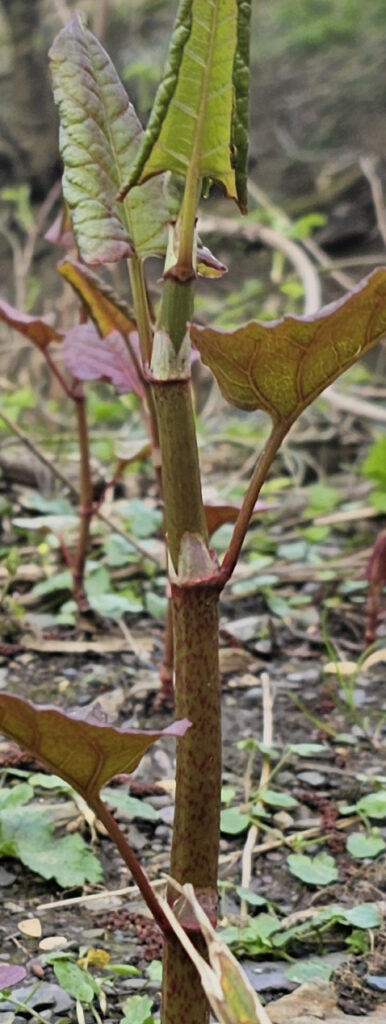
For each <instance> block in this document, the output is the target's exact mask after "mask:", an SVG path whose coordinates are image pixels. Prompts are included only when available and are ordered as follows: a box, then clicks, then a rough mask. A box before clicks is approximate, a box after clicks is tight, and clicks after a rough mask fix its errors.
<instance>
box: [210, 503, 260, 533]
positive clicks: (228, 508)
mask: <svg viewBox="0 0 386 1024" xmlns="http://www.w3.org/2000/svg"><path fill="white" fill-rule="evenodd" d="M240 507H241V506H238V505H204V512H205V520H206V527H207V530H208V534H209V536H210V537H211V536H212V533H215V532H216V530H218V529H219V528H220V526H223V524H224V523H235V522H236V519H237V516H238V514H239V512H240ZM274 508H277V505H276V504H273V503H271V504H270V505H268V504H267V502H265V501H257V502H256V505H255V508H254V510H253V513H252V516H255V515H258V514H259V513H260V512H270V511H271V510H272V509H274Z"/></svg>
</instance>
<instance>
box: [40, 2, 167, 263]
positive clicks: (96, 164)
mask: <svg viewBox="0 0 386 1024" xmlns="http://www.w3.org/2000/svg"><path fill="white" fill-rule="evenodd" d="M50 59H51V74H52V80H53V86H54V99H55V102H56V104H57V106H58V109H59V116H60V136H59V142H60V151H61V155H62V159H63V163H64V174H63V195H64V198H65V200H66V202H67V204H68V208H69V211H70V213H71V218H72V224H73V228H74V234H75V236H76V240H77V244H78V247H79V250H80V253H81V255H82V258H83V259H84V261H85V262H86V263H89V264H93V265H95V266H97V265H98V264H101V263H114V262H116V261H118V260H120V259H122V258H124V257H130V256H131V255H132V254H133V251H136V252H137V254H138V255H139V256H141V257H142V258H145V257H146V256H150V255H155V256H162V255H163V254H164V252H165V251H166V244H167V231H166V225H167V223H168V220H169V211H168V209H167V201H166V197H165V195H164V189H163V181H157V182H151V183H149V185H148V186H146V189H145V191H143V190H139V189H134V190H133V193H132V194H131V195H130V197H129V198H128V199H127V201H126V202H125V203H124V205H123V206H122V205H121V204H120V203H118V202H117V193H118V192H119V190H120V188H121V187H122V184H123V182H124V181H125V180H126V178H127V176H128V174H129V173H130V169H131V166H132V163H133V160H134V159H135V157H136V154H137V151H138V147H139V145H140V142H141V138H142V126H141V124H140V122H139V120H138V118H137V115H136V113H135V110H134V107H133V106H132V104H131V103H130V101H129V98H128V96H127V93H126V91H125V89H124V88H123V85H122V83H121V82H120V79H119V77H118V75H117V72H116V70H115V68H114V65H113V64H112V62H111V60H110V58H109V57H108V55H107V53H106V51H105V50H104V48H103V46H101V44H100V43H99V42H98V40H97V39H96V38H95V36H94V35H93V34H92V32H90V31H89V29H87V28H86V26H85V25H84V23H83V20H82V18H81V17H79V16H77V15H75V16H74V17H73V18H72V19H71V21H69V22H68V24H67V25H65V27H64V28H63V29H62V30H61V32H59V34H58V35H57V37H56V39H55V40H54V42H53V44H52V46H51V50H50Z"/></svg>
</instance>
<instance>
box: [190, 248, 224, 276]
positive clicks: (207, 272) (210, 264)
mask: <svg viewBox="0 0 386 1024" xmlns="http://www.w3.org/2000/svg"><path fill="white" fill-rule="evenodd" d="M196 266H197V273H198V274H199V276H200V277H223V275H224V274H227V273H228V267H226V266H225V263H221V260H218V259H217V256H214V255H213V253H212V252H211V251H210V249H208V247H207V246H206V245H203V243H202V242H201V241H200V239H198V243H197V252H196Z"/></svg>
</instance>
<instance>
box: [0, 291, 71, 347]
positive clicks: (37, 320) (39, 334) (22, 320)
mask: <svg viewBox="0 0 386 1024" xmlns="http://www.w3.org/2000/svg"><path fill="white" fill-rule="evenodd" d="M0 320H4V322H5V323H6V324H9V326H10V327H13V328H14V330H15V331H19V334H24V336H25V337H26V338H28V341H31V342H32V344H33V345H36V346H37V348H40V349H45V348H47V345H49V344H50V342H51V341H61V340H62V337H63V334H62V333H61V332H59V331H56V330H55V328H54V327H51V324H47V323H46V321H45V320H42V319H41V317H39V316H28V315H27V313H20V311H19V310H18V309H14V307H13V306H10V305H9V304H8V302H5V301H4V299H0Z"/></svg>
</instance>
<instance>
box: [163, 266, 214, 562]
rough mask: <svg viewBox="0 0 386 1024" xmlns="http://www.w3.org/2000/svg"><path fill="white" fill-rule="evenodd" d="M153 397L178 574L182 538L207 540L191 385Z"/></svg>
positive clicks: (170, 386) (166, 387)
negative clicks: (190, 535)
mask: <svg viewBox="0 0 386 1024" xmlns="http://www.w3.org/2000/svg"><path fill="white" fill-rule="evenodd" d="M180 287H182V286H180ZM153 396H154V404H155V407H156V412H157V420H158V430H159V438H160V447H161V452H162V487H163V494H164V502H165V521H166V534H167V541H168V548H169V553H170V557H171V560H172V563H173V566H174V569H175V572H177V571H178V563H179V556H180V551H181V541H182V538H183V536H184V534H186V533H189V534H194V535H196V536H197V535H198V536H199V537H201V538H203V544H205V539H206V523H205V513H204V509H203V504H202V497H201V482H200V470H199V463H198V450H197V440H196V432H195V424H194V416H193V407H192V398H191V391H190V381H188V380H174V381H165V382H161V381H157V382H154V385H153ZM208 559H209V554H208Z"/></svg>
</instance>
